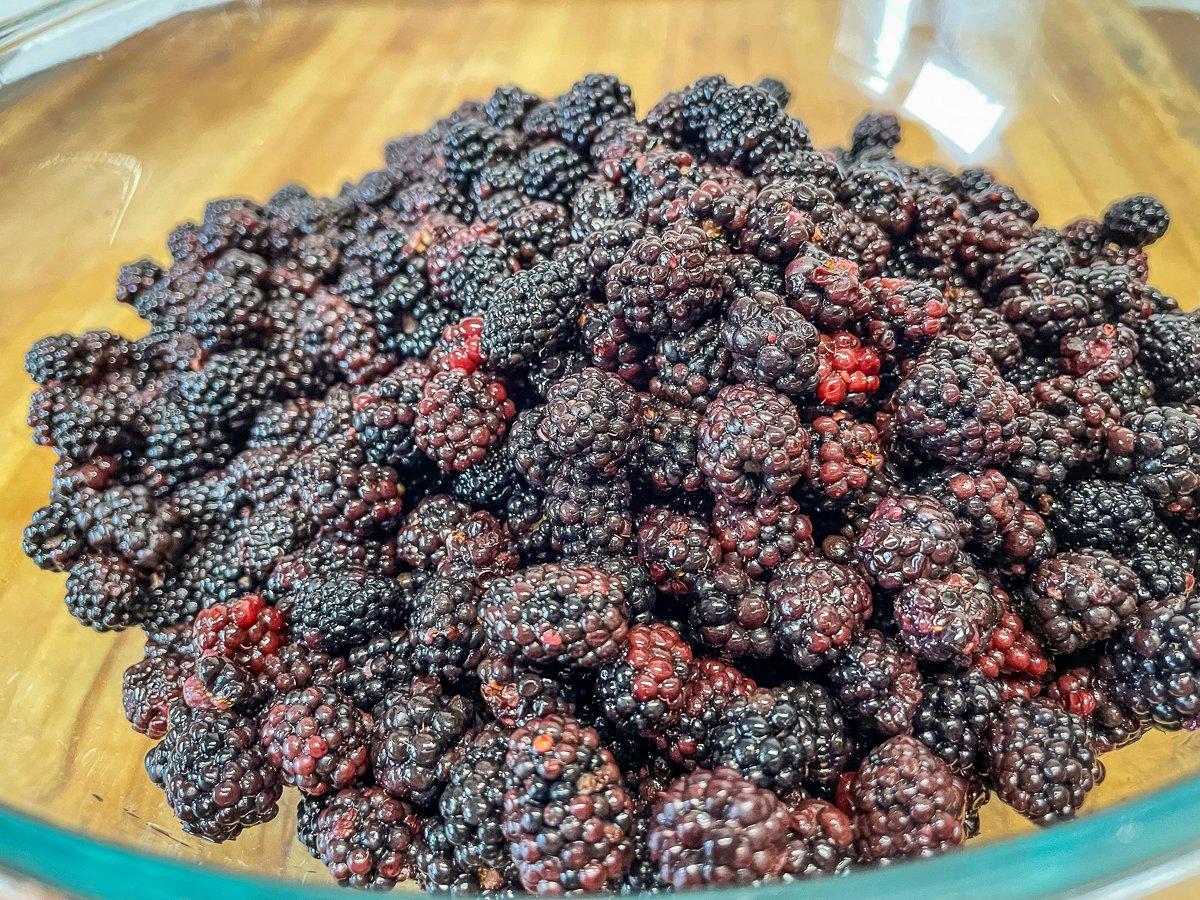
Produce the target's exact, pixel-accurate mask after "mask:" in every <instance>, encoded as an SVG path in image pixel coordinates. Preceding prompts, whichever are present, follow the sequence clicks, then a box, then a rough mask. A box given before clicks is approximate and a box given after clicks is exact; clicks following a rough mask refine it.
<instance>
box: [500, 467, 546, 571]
mask: <svg viewBox="0 0 1200 900" xmlns="http://www.w3.org/2000/svg"><path fill="white" fill-rule="evenodd" d="M503 516H504V519H505V521H506V522H507V523H508V527H509V529H510V530H511V531H512V535H513V538H514V540H515V541H516V543H517V551H518V552H519V553H520V554H521V558H522V559H523V560H525V561H526V562H529V563H534V562H544V561H545V560H546V559H548V558H549V556H550V553H551V548H550V544H551V531H552V529H551V527H550V523H549V521H548V520H547V519H546V498H545V497H544V496H543V495H542V494H541V493H539V492H538V491H537V490H536V489H534V488H530V487H527V486H525V485H523V484H517V485H514V486H513V491H512V493H511V494H510V495H509V498H508V500H507V502H506V503H505V505H504V510H503Z"/></svg>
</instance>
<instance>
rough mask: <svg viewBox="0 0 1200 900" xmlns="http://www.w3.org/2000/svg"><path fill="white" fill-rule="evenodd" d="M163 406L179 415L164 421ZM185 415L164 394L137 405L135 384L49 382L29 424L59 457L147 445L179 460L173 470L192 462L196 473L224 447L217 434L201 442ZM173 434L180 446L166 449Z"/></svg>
mask: <svg viewBox="0 0 1200 900" xmlns="http://www.w3.org/2000/svg"><path fill="white" fill-rule="evenodd" d="M119 377H123V376H119ZM163 407H169V410H170V412H171V413H172V414H173V415H175V416H178V417H179V418H171V419H170V421H169V422H165V421H164V420H163V417H162V416H161V415H160V413H161V409H162V408H163ZM183 415H184V413H183V411H182V410H181V409H179V407H178V404H175V403H168V401H167V400H166V399H165V398H164V399H163V400H161V401H160V402H158V403H156V404H152V405H150V406H148V407H143V406H141V405H139V403H138V399H137V397H136V394H135V392H134V390H133V387H132V386H131V385H118V386H117V387H116V389H114V390H102V389H92V388H83V389H81V388H75V387H60V386H58V385H51V386H50V387H46V388H42V389H41V390H38V391H35V392H34V394H33V396H32V397H31V398H30V401H29V416H28V418H27V419H26V422H27V424H28V425H29V426H30V428H32V429H33V440H34V443H37V444H40V445H42V446H44V447H53V448H54V450H55V452H56V453H58V455H59V456H61V457H64V458H66V459H70V460H73V461H75V462H79V463H85V462H88V461H89V460H91V459H93V458H95V457H97V456H101V455H120V454H122V453H124V452H125V451H128V450H130V449H132V448H135V447H139V446H141V445H142V444H143V443H148V447H147V454H148V455H149V456H150V457H151V458H152V459H154V460H155V461H156V462H157V461H159V459H160V458H162V457H164V456H165V457H169V458H170V459H171V460H179V461H178V462H176V464H175V467H174V468H179V469H185V468H187V467H188V466H189V465H190V466H192V468H191V469H190V474H196V473H197V472H198V471H200V470H202V469H203V468H204V467H205V465H207V464H208V462H209V460H210V459H211V458H212V457H213V456H216V455H218V453H219V450H220V449H223V448H221V447H220V440H219V438H218V437H215V436H214V437H213V438H212V439H210V440H208V441H205V440H202V439H201V438H200V437H199V436H198V435H197V434H196V432H195V429H193V428H191V427H189V426H188V425H187V424H186V423H185V422H183V421H181V419H182V417H183ZM171 438H177V439H178V445H177V446H176V445H172V447H173V448H174V449H173V450H166V449H165V448H164V447H163V442H164V441H167V440H168V439H171ZM205 454H210V455H207V456H206V455H205ZM180 457H183V459H182V460H180ZM198 459H199V460H202V462H198V461H197V460H198Z"/></svg>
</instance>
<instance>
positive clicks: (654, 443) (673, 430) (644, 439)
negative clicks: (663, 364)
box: [630, 395, 704, 496]
mask: <svg viewBox="0 0 1200 900" xmlns="http://www.w3.org/2000/svg"><path fill="white" fill-rule="evenodd" d="M641 425H642V431H641V441H640V443H639V444H638V448H637V451H636V452H635V453H634V454H633V457H632V458H631V460H630V466H631V468H632V469H633V473H634V474H635V477H636V479H637V480H638V482H639V483H640V484H645V485H647V486H648V487H649V488H650V489H651V490H652V491H653V492H654V493H655V494H657V495H659V496H671V495H673V494H676V493H678V492H680V491H683V492H692V491H698V490H699V489H700V488H701V487H703V485H704V476H703V475H701V474H700V470H699V469H698V468H696V442H697V439H698V434H699V430H700V414H699V413H697V412H696V411H695V410H693V409H690V408H687V407H682V406H676V405H675V404H674V403H670V402H668V401H665V400H659V399H658V398H656V397H654V396H653V395H651V396H647V397H644V398H643V403H642V416H641Z"/></svg>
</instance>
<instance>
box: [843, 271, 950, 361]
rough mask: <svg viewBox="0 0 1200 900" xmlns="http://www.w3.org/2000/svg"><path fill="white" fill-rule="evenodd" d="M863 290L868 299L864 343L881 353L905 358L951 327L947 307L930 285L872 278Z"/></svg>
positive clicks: (944, 300) (900, 279) (935, 289)
mask: <svg viewBox="0 0 1200 900" xmlns="http://www.w3.org/2000/svg"><path fill="white" fill-rule="evenodd" d="M863 289H864V292H866V293H867V294H868V295H869V296H870V298H871V311H870V318H869V320H868V322H867V330H866V340H867V342H868V343H869V344H870V345H871V346H872V347H874V348H875V349H876V350H878V351H879V352H880V353H883V354H894V353H899V354H902V355H908V354H910V353H912V352H913V351H914V350H916V349H919V348H921V347H923V346H924V345H925V344H927V343H928V342H929V341H931V340H932V339H933V338H935V337H937V336H938V334H940V333H941V332H942V331H943V330H944V329H948V328H949V327H950V325H949V321H948V319H949V305H948V304H947V302H946V298H945V296H944V295H943V294H942V292H941V291H940V290H939V289H938V288H937V287H936V286H934V285H932V284H927V283H924V282H917V281H911V280H909V279H906V278H871V279H868V280H867V281H866V282H864V283H863Z"/></svg>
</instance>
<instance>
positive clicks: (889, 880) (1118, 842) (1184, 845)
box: [0, 779, 1200, 900]
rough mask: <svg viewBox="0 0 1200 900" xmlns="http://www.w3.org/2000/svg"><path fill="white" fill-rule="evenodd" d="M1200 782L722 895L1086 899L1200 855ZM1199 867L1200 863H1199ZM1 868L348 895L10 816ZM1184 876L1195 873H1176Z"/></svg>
mask: <svg viewBox="0 0 1200 900" xmlns="http://www.w3.org/2000/svg"><path fill="white" fill-rule="evenodd" d="M1197 813H1200V779H1192V780H1189V781H1187V782H1184V783H1182V784H1179V785H1176V786H1175V787H1172V788H1168V789H1166V790H1163V791H1159V792H1156V793H1154V794H1150V795H1148V796H1147V797H1145V798H1142V799H1139V800H1136V801H1131V802H1126V803H1122V804H1118V805H1115V806H1112V807H1110V808H1107V809H1104V810H1103V811H1100V812H1097V813H1096V814H1095V815H1091V816H1088V817H1087V818H1085V819H1083V820H1082V821H1079V822H1072V823H1069V824H1065V825H1060V826H1057V827H1055V828H1052V829H1049V830H1047V831H1044V832H1040V833H1038V834H1035V835H1031V836H1028V837H1024V838H1017V839H1014V840H1008V841H1003V842H1000V843H996V844H992V845H988V846H985V847H980V848H978V849H965V850H962V851H959V852H957V853H950V854H947V855H945V856H941V857H938V858H936V859H931V860H926V861H922V862H915V863H907V864H903V865H898V866H894V867H889V868H884V869H876V870H873V871H869V872H860V873H855V874H853V875H851V876H849V877H845V878H827V879H821V880H815V881H806V882H800V883H794V884H782V885H772V886H769V887H762V888H754V889H744V890H722V891H714V892H712V893H713V894H714V895H719V896H721V897H723V898H726V900H734V898H739V900H740V898H747V900H749V898H753V900H781V898H785V897H789V898H790V897H796V896H801V895H803V896H805V897H813V898H839V900H841V898H848V897H860V898H861V897H882V896H885V895H892V896H906V895H916V894H919V895H920V896H921V897H923V898H928V897H949V896H962V895H965V894H977V895H979V896H986V897H989V898H1009V897H1011V898H1018V897H1033V896H1045V895H1047V894H1062V893H1071V894H1077V893H1081V892H1086V891H1088V890H1090V889H1096V888H1100V887H1103V886H1104V885H1109V884H1112V883H1113V882H1116V881H1120V880H1121V879H1122V878H1123V877H1125V876H1129V875H1132V874H1134V873H1144V872H1145V871H1147V870H1149V869H1152V868H1154V867H1156V866H1159V865H1161V864H1164V863H1167V862H1169V861H1171V860H1173V859H1178V858H1180V857H1182V856H1184V855H1186V854H1189V853H1193V852H1194V851H1200V815H1197ZM1190 862H1191V863H1192V864H1194V865H1196V866H1197V867H1200V854H1198V855H1197V858H1196V859H1194V860H1191V861H1190ZM0 866H3V867H4V868H7V869H9V870H11V871H13V872H14V873H17V874H20V875H24V876H26V877H29V878H32V879H35V880H39V881H42V882H44V883H47V884H49V885H52V886H54V887H57V888H60V889H62V890H65V891H69V892H71V893H75V894H80V895H84V896H93V897H104V898H110V897H111V898H120V900H141V898H146V900H150V898H161V897H179V898H210V897H220V898H224V900H242V898H247V900H248V898H252V897H253V898H264V900H274V898H283V897H295V896H304V897H329V898H334V897H341V898H345V897H347V896H349V895H348V894H347V893H346V891H344V890H338V889H331V888H322V887H316V886H309V885H304V884H301V883H299V882H283V881H278V880H267V879H262V878H254V877H249V876H244V875H239V874H235V873H233V872H230V871H228V870H223V869H217V868H201V867H200V866H196V865H189V864H187V863H182V862H176V861H173V860H167V859H163V858H159V857H155V856H151V855H149V854H146V853H142V852H140V851H136V850H130V849H126V848H122V847H119V846H117V845H115V844H109V843H106V842H103V841H99V840H96V839H93V838H88V837H85V836H83V835H81V834H78V833H75V832H71V831H67V830H65V829H62V828H58V827H55V826H52V825H48V824H46V823H43V822H39V821H37V820H36V819H33V818H31V817H28V816H25V815H21V814H19V813H15V812H12V811H7V810H0ZM1175 874H1176V875H1178V876H1182V875H1185V874H1187V871H1186V870H1185V871H1181V872H1177V873H1175Z"/></svg>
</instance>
